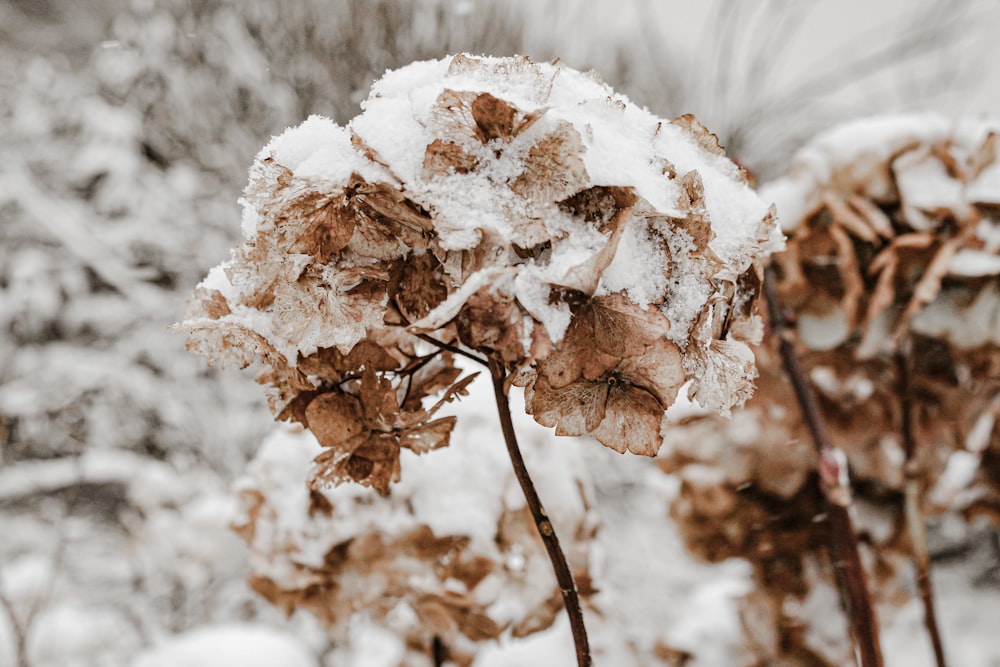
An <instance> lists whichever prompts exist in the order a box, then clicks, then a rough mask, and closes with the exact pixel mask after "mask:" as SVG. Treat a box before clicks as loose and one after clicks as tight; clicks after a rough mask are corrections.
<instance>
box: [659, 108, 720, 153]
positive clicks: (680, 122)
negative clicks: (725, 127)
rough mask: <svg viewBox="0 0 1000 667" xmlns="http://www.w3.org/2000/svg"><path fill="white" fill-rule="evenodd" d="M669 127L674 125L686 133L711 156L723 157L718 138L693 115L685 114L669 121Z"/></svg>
mask: <svg viewBox="0 0 1000 667" xmlns="http://www.w3.org/2000/svg"><path fill="white" fill-rule="evenodd" d="M670 124H671V125H676V126H677V127H680V128H682V129H684V130H685V131H687V133H688V134H690V135H691V136H692V137H693V138H694V140H695V143H697V144H698V146H700V147H701V148H702V149H703V150H705V151H708V152H709V153H712V154H713V155H721V156H725V154H726V149H725V148H723V147H722V144H720V143H719V137H718V136H716V135H715V134H713V133H711V132H709V131H708V128H706V127H705V126H704V125H702V124H701V123H700V122H698V119H697V118H695V117H694V114H690V113H686V114H684V115H683V116H678V117H677V118H674V119H673V120H672V121H670Z"/></svg>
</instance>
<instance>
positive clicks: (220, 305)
mask: <svg viewBox="0 0 1000 667" xmlns="http://www.w3.org/2000/svg"><path fill="white" fill-rule="evenodd" d="M192 306H193V308H192V311H193V312H191V313H189V317H208V318H209V319H213V320H219V319H222V318H223V317H225V316H226V315H229V314H231V313H232V311H231V310H230V309H229V302H228V301H226V297H224V296H222V292H220V291H219V290H214V289H206V288H204V287H197V288H195V291H194V298H193V299H192Z"/></svg>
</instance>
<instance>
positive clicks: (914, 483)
mask: <svg viewBox="0 0 1000 667" xmlns="http://www.w3.org/2000/svg"><path fill="white" fill-rule="evenodd" d="M901 350H902V351H901V352H900V353H898V354H897V355H896V371H897V378H898V379H897V382H898V384H897V393H898V394H899V397H900V400H901V401H902V415H901V416H900V418H901V424H900V435H901V436H902V439H903V452H905V455H906V460H905V463H904V464H903V465H904V467H903V472H904V475H905V481H904V486H903V494H904V496H903V498H904V501H903V502H904V512H905V515H906V527H907V530H909V533H910V544H911V546H912V548H913V564H914V566H915V567H916V569H917V587H918V589H919V591H920V601H921V602H922V603H923V605H924V626H926V628H927V634H928V636H929V637H930V640H931V646H932V647H933V649H934V660H935V662H936V664H937V667H947V660H946V659H945V654H944V642H943V641H942V640H941V631H940V629H939V628H938V622H937V612H936V611H935V606H934V586H933V583H932V581H931V556H930V551H929V550H928V548H927V526H926V524H925V521H924V515H923V512H922V511H921V510H920V492H921V490H922V489H921V485H920V477H919V475H918V473H919V469H918V465H917V462H916V453H917V440H916V438H915V437H914V435H913V396H912V394H911V392H910V363H909V362H910V359H909V352H910V346H909V345H906V344H905V341H904V345H903V346H902V347H901Z"/></svg>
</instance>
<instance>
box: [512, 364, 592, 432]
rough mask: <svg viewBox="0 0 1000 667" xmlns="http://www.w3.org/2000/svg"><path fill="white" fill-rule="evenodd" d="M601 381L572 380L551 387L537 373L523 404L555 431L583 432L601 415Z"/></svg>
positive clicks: (538, 420) (536, 417)
mask: <svg viewBox="0 0 1000 667" xmlns="http://www.w3.org/2000/svg"><path fill="white" fill-rule="evenodd" d="M608 389H609V387H608V385H607V383H605V382H588V381H580V382H573V383H571V384H568V385H566V386H565V387H560V388H553V387H552V386H550V385H549V384H548V381H547V380H546V379H545V377H544V376H539V377H538V378H537V379H536V380H535V383H534V385H533V386H532V387H531V391H530V392H527V391H526V393H525V408H526V409H527V411H528V412H529V413H531V415H532V416H534V418H535V421H537V422H538V423H539V424H541V425H543V426H549V427H552V426H554V427H556V435H584V434H585V433H590V432H591V431H593V430H594V429H596V428H597V427H598V426H599V425H600V423H601V422H602V421H603V420H604V417H605V414H606V413H605V406H606V405H607V402H608Z"/></svg>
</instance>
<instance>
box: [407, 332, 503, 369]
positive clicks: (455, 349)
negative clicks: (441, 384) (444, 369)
mask: <svg viewBox="0 0 1000 667" xmlns="http://www.w3.org/2000/svg"><path fill="white" fill-rule="evenodd" d="M416 336H417V338H419V339H420V340H422V341H426V342H428V343H430V344H431V345H434V346H435V347H438V348H440V349H442V350H447V351H448V352H451V353H452V354H457V355H459V356H462V357H465V358H466V359H471V360H472V361H474V362H476V363H477V364H480V365H481V366H489V362H487V361H486V360H485V359H483V358H482V357H478V356H476V355H475V354H472V353H471V352H466V351H465V350H463V349H462V348H460V347H458V346H457V345H452V344H451V343H443V342H441V341H439V340H438V339H437V338H434V337H433V336H428V335H427V334H416Z"/></svg>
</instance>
